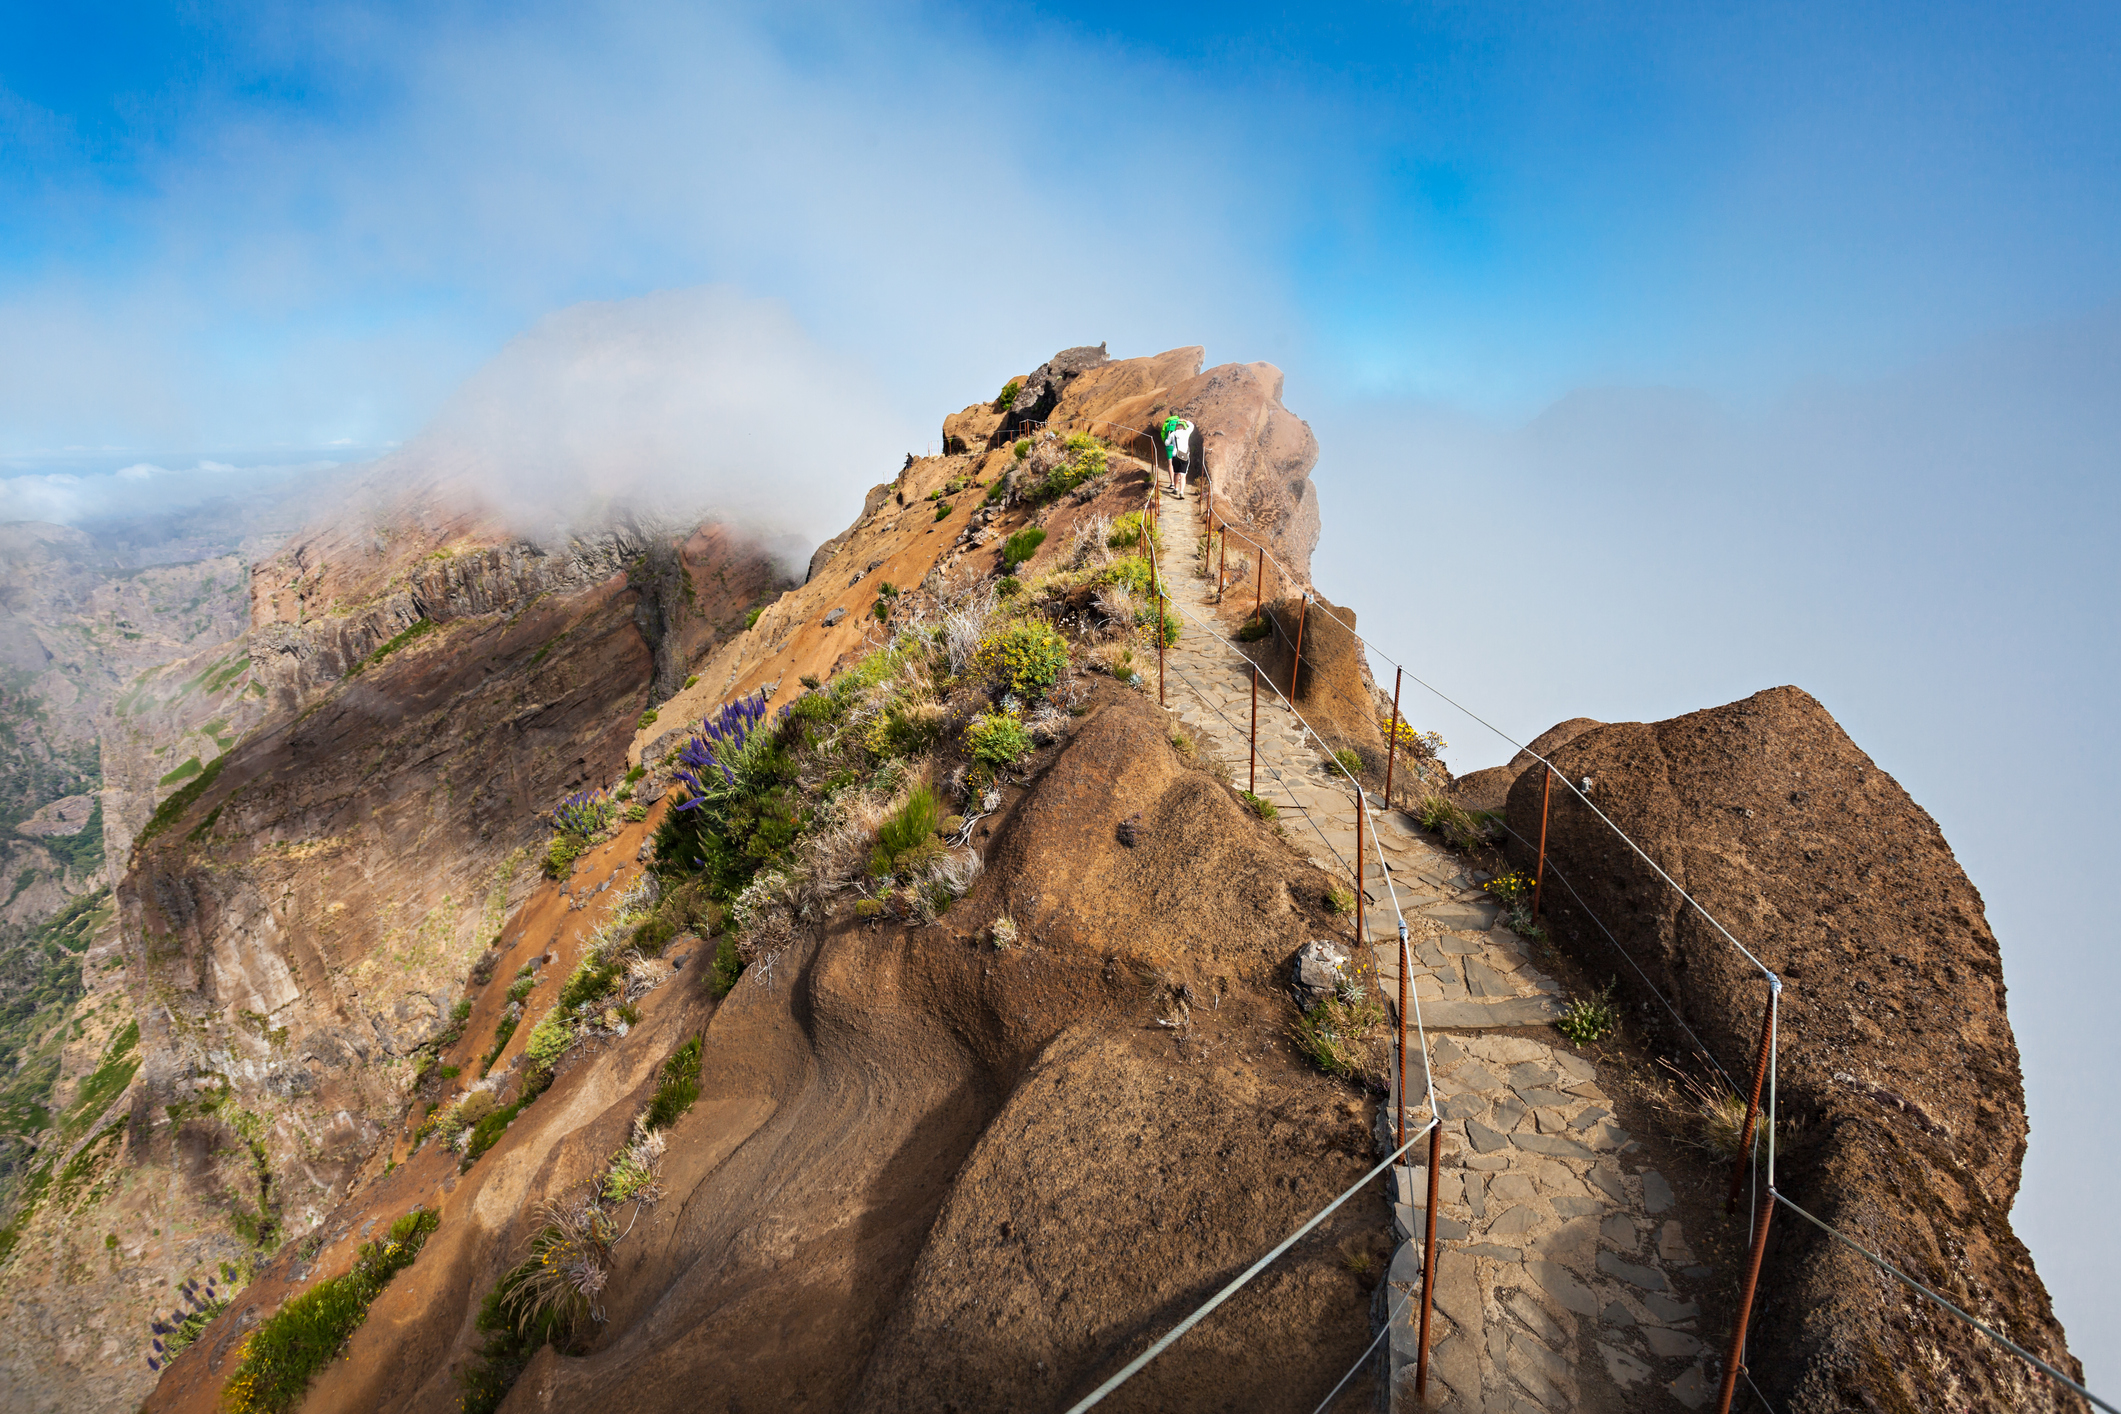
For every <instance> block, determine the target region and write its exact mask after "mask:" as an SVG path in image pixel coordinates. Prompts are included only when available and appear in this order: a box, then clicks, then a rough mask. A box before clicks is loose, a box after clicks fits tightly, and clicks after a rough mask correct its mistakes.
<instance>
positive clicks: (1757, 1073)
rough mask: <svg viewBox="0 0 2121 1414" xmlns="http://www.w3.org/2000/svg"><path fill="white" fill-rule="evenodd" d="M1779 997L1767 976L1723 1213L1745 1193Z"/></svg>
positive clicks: (1777, 983) (1776, 982)
mask: <svg viewBox="0 0 2121 1414" xmlns="http://www.w3.org/2000/svg"><path fill="white" fill-rule="evenodd" d="M1781 995H1782V979H1781V978H1780V977H1777V976H1775V975H1774V974H1773V973H1770V974H1768V1002H1767V1011H1766V1013H1765V1014H1764V1015H1763V1016H1762V1017H1761V1018H1760V1050H1759V1052H1758V1053H1757V1054H1756V1055H1755V1056H1754V1057H1753V1093H1752V1094H1751V1095H1750V1096H1748V1097H1747V1098H1746V1102H1745V1125H1744V1127H1743V1128H1741V1129H1740V1130H1739V1131H1738V1157H1737V1158H1736V1159H1735V1160H1733V1162H1732V1164H1731V1192H1730V1196H1729V1197H1727V1198H1726V1199H1724V1202H1723V1211H1724V1212H1725V1213H1727V1214H1728V1213H1735V1212H1737V1211H1738V1195H1739V1194H1740V1193H1742V1192H1744V1191H1745V1170H1746V1165H1747V1163H1748V1162H1749V1161H1750V1160H1751V1159H1752V1156H1753V1126H1754V1125H1755V1124H1757V1123H1758V1122H1759V1119H1760V1087H1761V1086H1762V1085H1763V1084H1764V1083H1766V1081H1767V1068H1768V1050H1769V1044H1770V1043H1771V1042H1772V1041H1773V1040H1774V1037H1775V1002H1776V999H1777V998H1779V997H1780V996H1781Z"/></svg>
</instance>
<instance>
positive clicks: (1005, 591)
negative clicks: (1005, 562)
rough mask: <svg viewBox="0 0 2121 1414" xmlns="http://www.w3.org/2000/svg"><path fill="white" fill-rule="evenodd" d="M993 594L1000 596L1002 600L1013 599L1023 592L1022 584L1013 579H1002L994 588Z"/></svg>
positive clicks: (1018, 580) (1020, 581)
mask: <svg viewBox="0 0 2121 1414" xmlns="http://www.w3.org/2000/svg"><path fill="white" fill-rule="evenodd" d="M994 592H995V593H997V594H999V595H1001V596H1002V598H1004V599H1014V598H1015V597H1016V596H1017V595H1019V594H1021V593H1023V592H1024V582H1023V581H1022V580H1020V579H1014V578H1011V579H1004V580H1002V581H1001V582H1000V583H998V584H996V585H995V586H994Z"/></svg>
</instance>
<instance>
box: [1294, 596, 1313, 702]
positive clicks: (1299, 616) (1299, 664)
mask: <svg viewBox="0 0 2121 1414" xmlns="http://www.w3.org/2000/svg"><path fill="white" fill-rule="evenodd" d="M1310 611H1311V596H1310V595H1308V594H1306V595H1304V597H1303V598H1302V599H1301V600H1300V601H1298V603H1297V605H1296V661H1295V662H1293V663H1291V664H1290V665H1289V704H1290V705H1291V706H1292V707H1293V706H1294V705H1295V704H1296V675H1297V674H1298V673H1300V672H1302V671H1303V666H1304V619H1305V617H1306V616H1307V615H1308V614H1309V613H1310Z"/></svg>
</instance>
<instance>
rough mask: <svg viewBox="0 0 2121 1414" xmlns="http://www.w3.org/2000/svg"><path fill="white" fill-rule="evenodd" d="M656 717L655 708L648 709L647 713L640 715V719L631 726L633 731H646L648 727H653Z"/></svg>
mask: <svg viewBox="0 0 2121 1414" xmlns="http://www.w3.org/2000/svg"><path fill="white" fill-rule="evenodd" d="M656 717H657V713H656V710H655V708H653V707H651V708H649V709H648V710H647V711H645V712H643V713H642V714H641V719H640V720H639V721H638V722H635V723H634V724H633V729H634V730H635V731H646V730H647V729H648V728H649V727H652V726H654V725H655V723H656Z"/></svg>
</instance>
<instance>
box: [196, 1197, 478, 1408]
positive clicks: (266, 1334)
mask: <svg viewBox="0 0 2121 1414" xmlns="http://www.w3.org/2000/svg"><path fill="white" fill-rule="evenodd" d="M439 1225H440V1220H439V1219H438V1218H436V1216H435V1215H434V1214H433V1213H432V1212H430V1211H429V1210H427V1209H426V1208H415V1209H413V1210H412V1211H411V1212H409V1213H407V1214H406V1215H405V1216H404V1217H401V1218H399V1219H398V1220H397V1221H396V1222H394V1223H392V1224H391V1225H390V1231H389V1233H388V1234H387V1235H386V1236H384V1237H381V1238H378V1239H377V1240H375V1241H373V1242H369V1243H364V1244H363V1245H362V1247H361V1251H360V1255H359V1256H357V1257H356V1258H355V1259H354V1266H353V1270H352V1271H350V1272H348V1273H346V1275H344V1276H339V1277H333V1278H331V1279H330V1280H328V1281H320V1282H318V1283H317V1284H316V1285H315V1286H313V1287H311V1288H310V1289H309V1290H308V1291H305V1292H303V1293H302V1294H301V1295H300V1296H297V1297H294V1298H293V1299H291V1300H289V1301H288V1302H287V1303H286V1304H284V1305H283V1306H281V1307H280V1309H279V1310H278V1311H276V1312H274V1313H273V1314H272V1315H270V1316H268V1317H266V1318H265V1320H264V1321H263V1322H262V1323H261V1324H260V1325H259V1326H258V1328H257V1330H255V1331H253V1332H252V1333H251V1335H250V1337H249V1338H248V1339H247V1340H245V1341H244V1342H243V1345H242V1347H241V1349H240V1350H239V1352H238V1355H237V1364H236V1372H235V1374H234V1375H233V1376H232V1377H231V1378H230V1379H229V1382H228V1389H227V1391H226V1393H225V1394H224V1395H223V1396H222V1398H223V1401H224V1403H225V1404H226V1406H227V1408H228V1409H229V1410H230V1411H232V1414H287V1411H291V1410H293V1409H294V1408H295V1407H296V1406H297V1405H299V1404H300V1403H301V1402H302V1396H303V1395H304V1394H305V1393H306V1392H307V1391H308V1389H309V1382H310V1381H311V1380H312V1379H314V1378H315V1377H316V1375H317V1372H318V1371H320V1370H322V1369H323V1368H324V1367H325V1366H326V1365H328V1364H330V1363H331V1362H332V1361H333V1360H336V1359H337V1358H338V1357H339V1354H340V1352H342V1351H343V1350H345V1348H346V1342H347V1341H348V1340H350V1339H352V1337H353V1333H354V1332H355V1331H356V1330H358V1329H360V1326H361V1323H362V1322H363V1321H365V1320H367V1319H368V1308H369V1307H370V1306H372V1305H374V1304H375V1299H376V1298H377V1297H378V1296H380V1295H382V1294H383V1288H384V1287H386V1286H388V1285H389V1284H390V1279H391V1278H392V1277H394V1276H396V1275H397V1274H398V1273H399V1272H401V1271H403V1270H405V1268H407V1267H409V1266H411V1265H412V1264H413V1262H414V1260H415V1259H417V1258H418V1257H419V1255H420V1249H421V1247H423V1246H425V1245H426V1242H427V1237H428V1234H430V1233H432V1232H433V1231H434V1230H435V1228H436V1227H438V1226H439Z"/></svg>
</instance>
